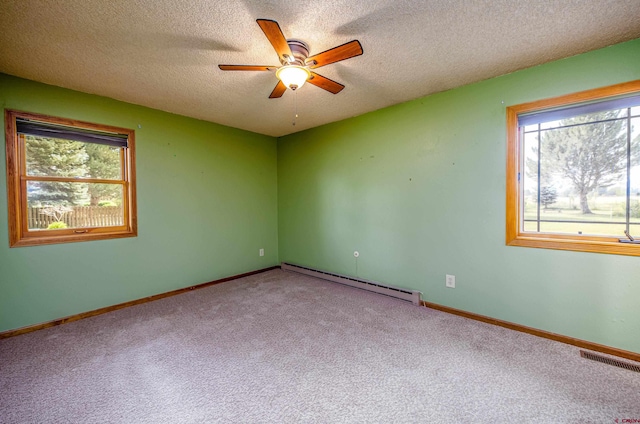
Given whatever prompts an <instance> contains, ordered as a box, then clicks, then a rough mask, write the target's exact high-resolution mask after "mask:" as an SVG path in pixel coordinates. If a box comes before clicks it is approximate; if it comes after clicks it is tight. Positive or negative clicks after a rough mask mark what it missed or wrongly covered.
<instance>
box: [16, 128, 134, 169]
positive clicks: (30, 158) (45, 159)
mask: <svg viewBox="0 0 640 424" xmlns="http://www.w3.org/2000/svg"><path fill="white" fill-rule="evenodd" d="M25 142H26V156H27V175H29V176H48V177H75V178H99V179H106V180H119V179H120V178H121V174H122V173H121V163H120V151H121V149H122V148H119V147H111V146H107V145H104V144H95V143H84V142H80V141H73V140H63V139H59V138H45V137H37V136H32V135H27V136H26V137H25Z"/></svg>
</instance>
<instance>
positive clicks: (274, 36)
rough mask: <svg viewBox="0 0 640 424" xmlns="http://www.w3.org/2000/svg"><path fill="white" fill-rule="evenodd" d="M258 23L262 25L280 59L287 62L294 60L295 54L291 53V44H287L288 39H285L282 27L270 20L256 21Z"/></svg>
mask: <svg viewBox="0 0 640 424" xmlns="http://www.w3.org/2000/svg"><path fill="white" fill-rule="evenodd" d="M256 22H257V23H258V25H260V28H262V31H263V32H264V35H266V36H267V39H268V40H269V42H270V43H271V45H272V46H273V48H274V49H275V51H276V53H278V57H279V58H280V59H281V60H284V61H285V62H289V61H290V60H293V54H292V53H291V49H290V48H289V44H287V39H286V38H284V34H283V33H282V30H281V29H280V25H278V23H277V22H276V21H272V20H270V19H256Z"/></svg>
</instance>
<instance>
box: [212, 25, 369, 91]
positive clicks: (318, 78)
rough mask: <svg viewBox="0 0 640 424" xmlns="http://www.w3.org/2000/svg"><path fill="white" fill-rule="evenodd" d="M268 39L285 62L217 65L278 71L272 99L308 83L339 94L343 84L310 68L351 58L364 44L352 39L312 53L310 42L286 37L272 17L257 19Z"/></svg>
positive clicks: (233, 68)
mask: <svg viewBox="0 0 640 424" xmlns="http://www.w3.org/2000/svg"><path fill="white" fill-rule="evenodd" d="M256 22H258V25H260V28H261V29H262V31H263V32H264V34H265V35H266V36H267V39H268V40H269V42H270V43H271V45H272V46H273V48H274V49H275V51H276V53H278V58H279V59H280V63H281V64H282V66H253V65H218V67H219V68H220V69H221V70H223V71H276V76H277V77H278V80H279V81H278V84H277V85H276V87H275V88H274V89H273V91H272V92H271V94H270V95H269V98H270V99H275V98H278V97H282V95H283V94H284V92H285V91H286V90H287V88H290V89H291V90H294V91H295V90H297V89H298V88H300V87H302V85H303V84H304V83H305V82H306V81H309V83H311V84H313V85H315V86H316V87H320V88H322V89H324V90H327V91H328V92H330V93H333V94H338V93H339V92H340V91H342V89H343V88H344V85H342V84H340V83H339V82H336V81H333V80H331V79H329V78H326V77H323V76H322V75H319V74H317V73H315V72H313V71H311V69H316V68H319V67H321V66H325V65H329V64H331V63H335V62H339V61H341V60H345V59H350V58H352V57H355V56H360V55H361V54H362V45H360V42H359V41H358V40H353V41H350V42H348V43H345V44H342V45H340V46H337V47H334V48H332V49H329V50H326V51H324V52H322V53H318V54H316V55H313V56H309V46H308V45H307V44H306V43H305V42H304V41H301V40H296V39H288V40H287V39H286V38H285V37H284V34H283V33H282V30H281V29H280V25H278V23H277V22H276V21H272V20H270V19H256Z"/></svg>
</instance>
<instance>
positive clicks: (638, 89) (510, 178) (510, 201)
mask: <svg viewBox="0 0 640 424" xmlns="http://www.w3.org/2000/svg"><path fill="white" fill-rule="evenodd" d="M638 93H640V80H636V81H630V82H626V83H622V84H616V85H611V86H608V87H602V88H597V89H593V90H586V91H581V92H578V93H573V94H567V95H564V96H559V97H554V98H551V99H544V100H538V101H534V102H530V103H523V104H520V105H515V106H509V107H507V111H506V112H507V211H506V212H507V215H506V218H507V220H506V224H507V226H506V244H507V245H508V246H524V247H535V248H544V249H557V250H573V251H579V252H592V253H607V254H616V255H629V256H640V244H630V243H621V242H620V241H619V239H618V238H616V237H600V236H587V235H585V236H578V235H568V234H550V233H546V234H545V233H525V232H524V231H522V225H521V213H522V211H521V205H522V197H521V196H522V191H521V190H520V182H519V181H518V175H519V173H522V172H524V170H523V169H521V168H522V161H521V160H520V154H521V152H520V147H521V146H520V140H519V137H518V115H521V114H524V113H531V112H536V111H540V110H544V109H551V108H558V107H562V106H570V105H573V104H578V103H584V102H590V101H598V100H605V99H607V98H611V97H615V96H623V95H629V94H638Z"/></svg>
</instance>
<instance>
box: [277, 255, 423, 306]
mask: <svg viewBox="0 0 640 424" xmlns="http://www.w3.org/2000/svg"><path fill="white" fill-rule="evenodd" d="M280 267H281V268H282V270H284V271H291V272H297V273H299V274H305V275H310V276H312V277H316V278H321V279H323V280H328V281H332V282H334V283H338V284H344V285H347V286H351V287H355V288H357V289H362V290H368V291H371V292H374V293H378V294H383V295H385V296H391V297H395V298H397V299H400V300H405V301H407V302H411V303H413V304H414V305H418V306H420V292H419V291H417V290H407V289H401V288H399V287H393V286H388V285H385V284H381V283H377V282H375V281H368V280H363V279H361V278H353V277H348V276H346V275H340V274H334V273H332V272H326V271H320V270H317V269H312V268H307V267H304V266H300V265H293V264H288V263H286V262H283V263H282V264H281V265H280Z"/></svg>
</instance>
